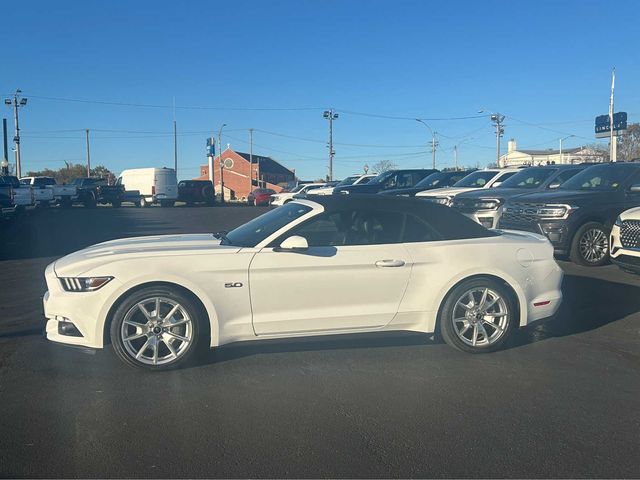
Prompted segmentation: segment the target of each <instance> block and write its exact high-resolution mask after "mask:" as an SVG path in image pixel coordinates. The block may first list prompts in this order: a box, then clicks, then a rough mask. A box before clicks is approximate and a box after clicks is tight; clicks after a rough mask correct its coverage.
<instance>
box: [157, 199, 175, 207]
mask: <svg viewBox="0 0 640 480" xmlns="http://www.w3.org/2000/svg"><path fill="white" fill-rule="evenodd" d="M175 203H176V202H175V201H174V200H160V206H161V207H164V208H171V207H173V206H174V205H175Z"/></svg>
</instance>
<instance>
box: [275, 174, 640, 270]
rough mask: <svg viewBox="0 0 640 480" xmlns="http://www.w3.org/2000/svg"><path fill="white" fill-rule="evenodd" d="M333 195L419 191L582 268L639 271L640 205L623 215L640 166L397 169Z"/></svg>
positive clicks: (638, 193) (637, 200)
mask: <svg viewBox="0 0 640 480" xmlns="http://www.w3.org/2000/svg"><path fill="white" fill-rule="evenodd" d="M317 191H321V192H328V191H329V189H327V188H323V187H322V186H321V184H308V185H304V186H301V187H299V188H298V189H297V190H295V191H292V192H289V193H286V194H279V195H273V196H272V197H271V198H272V201H271V205H273V206H279V205H283V204H285V203H287V202H290V201H292V200H293V199H294V198H297V197H299V196H305V195H306V196H307V198H311V196H312V195H313V194H314V193H315V192H317ZM331 193H333V194H356V193H364V194H374V193H376V194H381V195H397V196H415V197H416V198H419V199H421V200H424V201H429V202H433V203H438V204H441V205H446V206H449V207H452V208H454V209H456V210H458V211H459V212H460V213H462V214H464V215H466V216H467V217H469V218H471V219H472V220H474V221H476V222H477V223H479V224H481V225H483V226H484V227H486V228H490V229H496V228H500V229H502V230H521V231H526V232H532V233H536V234H539V235H544V236H545V237H546V238H547V239H548V240H549V241H550V242H551V244H552V245H553V247H554V251H555V254H556V255H560V256H565V255H566V256H568V257H569V258H570V259H571V260H572V261H573V262H574V263H577V264H580V265H585V266H599V265H603V264H605V263H607V262H608V261H609V260H610V258H611V259H613V260H614V262H615V263H617V264H619V265H620V266H621V267H622V268H625V269H626V270H640V246H639V245H638V242H639V241H640V240H639V239H640V219H638V218H637V217H638V212H639V210H638V209H636V210H632V212H633V213H629V214H624V215H625V216H619V215H621V214H622V212H624V211H625V210H627V209H629V208H632V207H639V206H640V163H633V162H630V163H625V162H618V163H605V164H590V163H583V164H575V165H545V166H536V167H527V168H504V169H497V168H496V169H484V170H466V171H451V172H437V171H435V172H434V171H433V170H429V169H422V170H419V169H405V170H391V171H389V172H385V173H383V174H381V175H378V176H377V177H375V178H373V179H369V181H368V182H367V183H366V184H362V185H358V184H357V183H355V182H353V183H352V184H351V185H345V186H336V187H334V188H332V189H331ZM325 194H326V193H325ZM626 215H628V216H626ZM634 215H635V217H633V216H634ZM632 217H633V218H632ZM616 219H617V220H616Z"/></svg>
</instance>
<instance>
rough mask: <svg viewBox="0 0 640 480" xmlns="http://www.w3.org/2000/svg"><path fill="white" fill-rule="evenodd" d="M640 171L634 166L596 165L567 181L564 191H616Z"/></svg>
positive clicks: (563, 187) (563, 186)
mask: <svg viewBox="0 0 640 480" xmlns="http://www.w3.org/2000/svg"><path fill="white" fill-rule="evenodd" d="M637 171H638V168H637V166H634V165H615V166H614V165H609V164H603V165H596V166H593V167H589V168H587V169H586V170H584V171H582V172H580V173H578V174H577V175H576V176H574V177H573V178H571V179H569V180H567V181H566V182H565V183H564V184H563V185H562V186H560V188H562V189H563V190H616V189H617V188H619V187H620V185H622V184H623V183H624V181H625V180H627V179H628V178H629V177H630V176H631V175H633V174H634V173H635V172H637Z"/></svg>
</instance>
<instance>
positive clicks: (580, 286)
mask: <svg viewBox="0 0 640 480" xmlns="http://www.w3.org/2000/svg"><path fill="white" fill-rule="evenodd" d="M562 292H563V295H564V299H563V302H562V305H561V307H560V309H559V310H558V313H557V314H556V315H555V316H554V317H553V318H552V319H549V321H547V322H544V323H542V324H539V325H531V326H530V327H526V328H524V329H521V330H520V331H519V332H518V334H517V335H516V336H515V338H514V340H513V342H512V344H511V346H513V347H516V346H521V345H526V344H529V343H534V342H538V341H541V340H545V339H547V338H553V337H565V336H568V335H574V334H578V333H582V332H587V331H589V330H595V329H597V328H600V327H602V326H604V325H607V324H609V323H612V322H615V321H617V320H621V319H623V318H625V317H627V316H629V315H632V314H634V313H638V312H640V287H637V286H634V285H629V284H626V283H618V282H611V281H607V280H602V279H599V278H593V277H585V276H580V275H571V274H565V276H564V281H563V284H562Z"/></svg>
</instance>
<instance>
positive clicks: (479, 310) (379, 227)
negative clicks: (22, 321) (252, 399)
mask: <svg viewBox="0 0 640 480" xmlns="http://www.w3.org/2000/svg"><path fill="white" fill-rule="evenodd" d="M45 276H46V281H47V286H48V292H46V293H45V296H44V311H45V316H46V318H47V319H48V321H47V327H46V332H47V338H48V339H49V340H52V341H55V342H61V343H65V344H70V345H76V346H84V347H90V348H103V347H104V346H105V345H106V344H108V343H111V344H113V348H114V350H115V352H116V353H117V354H118V356H120V357H121V358H122V359H123V360H124V361H125V362H127V363H129V364H132V365H135V366H140V367H147V368H150V369H166V368H170V367H174V366H176V365H179V364H180V363H182V362H184V361H186V360H187V359H188V358H189V357H190V356H191V354H192V353H193V352H194V350H195V349H196V347H197V346H198V344H205V345H207V346H210V347H216V346H218V345H223V344H226V343H230V342H235V341H240V340H255V339H263V338H265V339H267V338H278V337H294V336H310V335H325V334H337V333H354V332H371V331H382V330H412V331H418V332H435V331H436V330H437V331H439V332H441V334H442V336H443V338H444V340H445V341H446V342H447V343H449V344H450V345H452V346H454V347H457V348H459V349H460V350H464V351H467V352H472V353H479V352H489V351H493V350H496V349H498V348H500V347H501V346H502V345H503V344H504V343H505V341H506V340H507V339H508V337H509V336H510V334H511V333H513V331H514V330H516V329H517V328H518V327H521V326H524V325H527V324H529V323H531V322H533V321H535V320H540V319H543V318H545V317H549V316H551V315H553V314H554V313H555V312H556V310H557V309H558V306H559V305H560V302H561V299H562V292H561V290H560V284H561V281H562V271H561V270H560V268H559V267H558V265H557V264H556V262H555V261H554V259H553V248H552V246H551V244H550V243H549V241H548V240H547V239H546V238H545V237H542V236H540V235H536V234H533V233H525V232H501V231H490V230H487V229H485V228H484V227H482V226H480V225H478V224H477V223H475V222H474V221H473V220H470V219H468V218H467V217H465V216H463V215H461V214H460V213H458V212H456V211H454V210H452V209H449V208H447V207H444V206H441V205H437V204H432V203H429V202H423V201H420V200H415V199H413V198H405V197H382V196H381V197H380V198H377V196H375V195H369V196H358V195H349V196H346V195H340V196H323V197H316V198H315V199H314V200H308V199H307V200H295V201H293V202H290V203H287V204H286V205H284V206H283V207H281V208H278V209H275V210H272V211H270V212H268V213H266V214H264V215H262V216H260V217H258V218H256V219H254V220H252V221H250V222H249V223H247V224H245V225H242V226H240V227H238V228H236V229H235V230H232V231H231V232H228V233H227V234H197V235H166V236H151V237H138V238H126V239H121V240H114V241H110V242H105V243H100V244H98V245H94V246H92V247H89V248H86V249H84V250H80V251H78V252H75V253H72V254H70V255H67V256H66V257H63V258H61V259H59V260H57V261H56V262H54V263H52V264H50V265H49V266H48V267H47V269H46V272H45Z"/></svg>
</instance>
